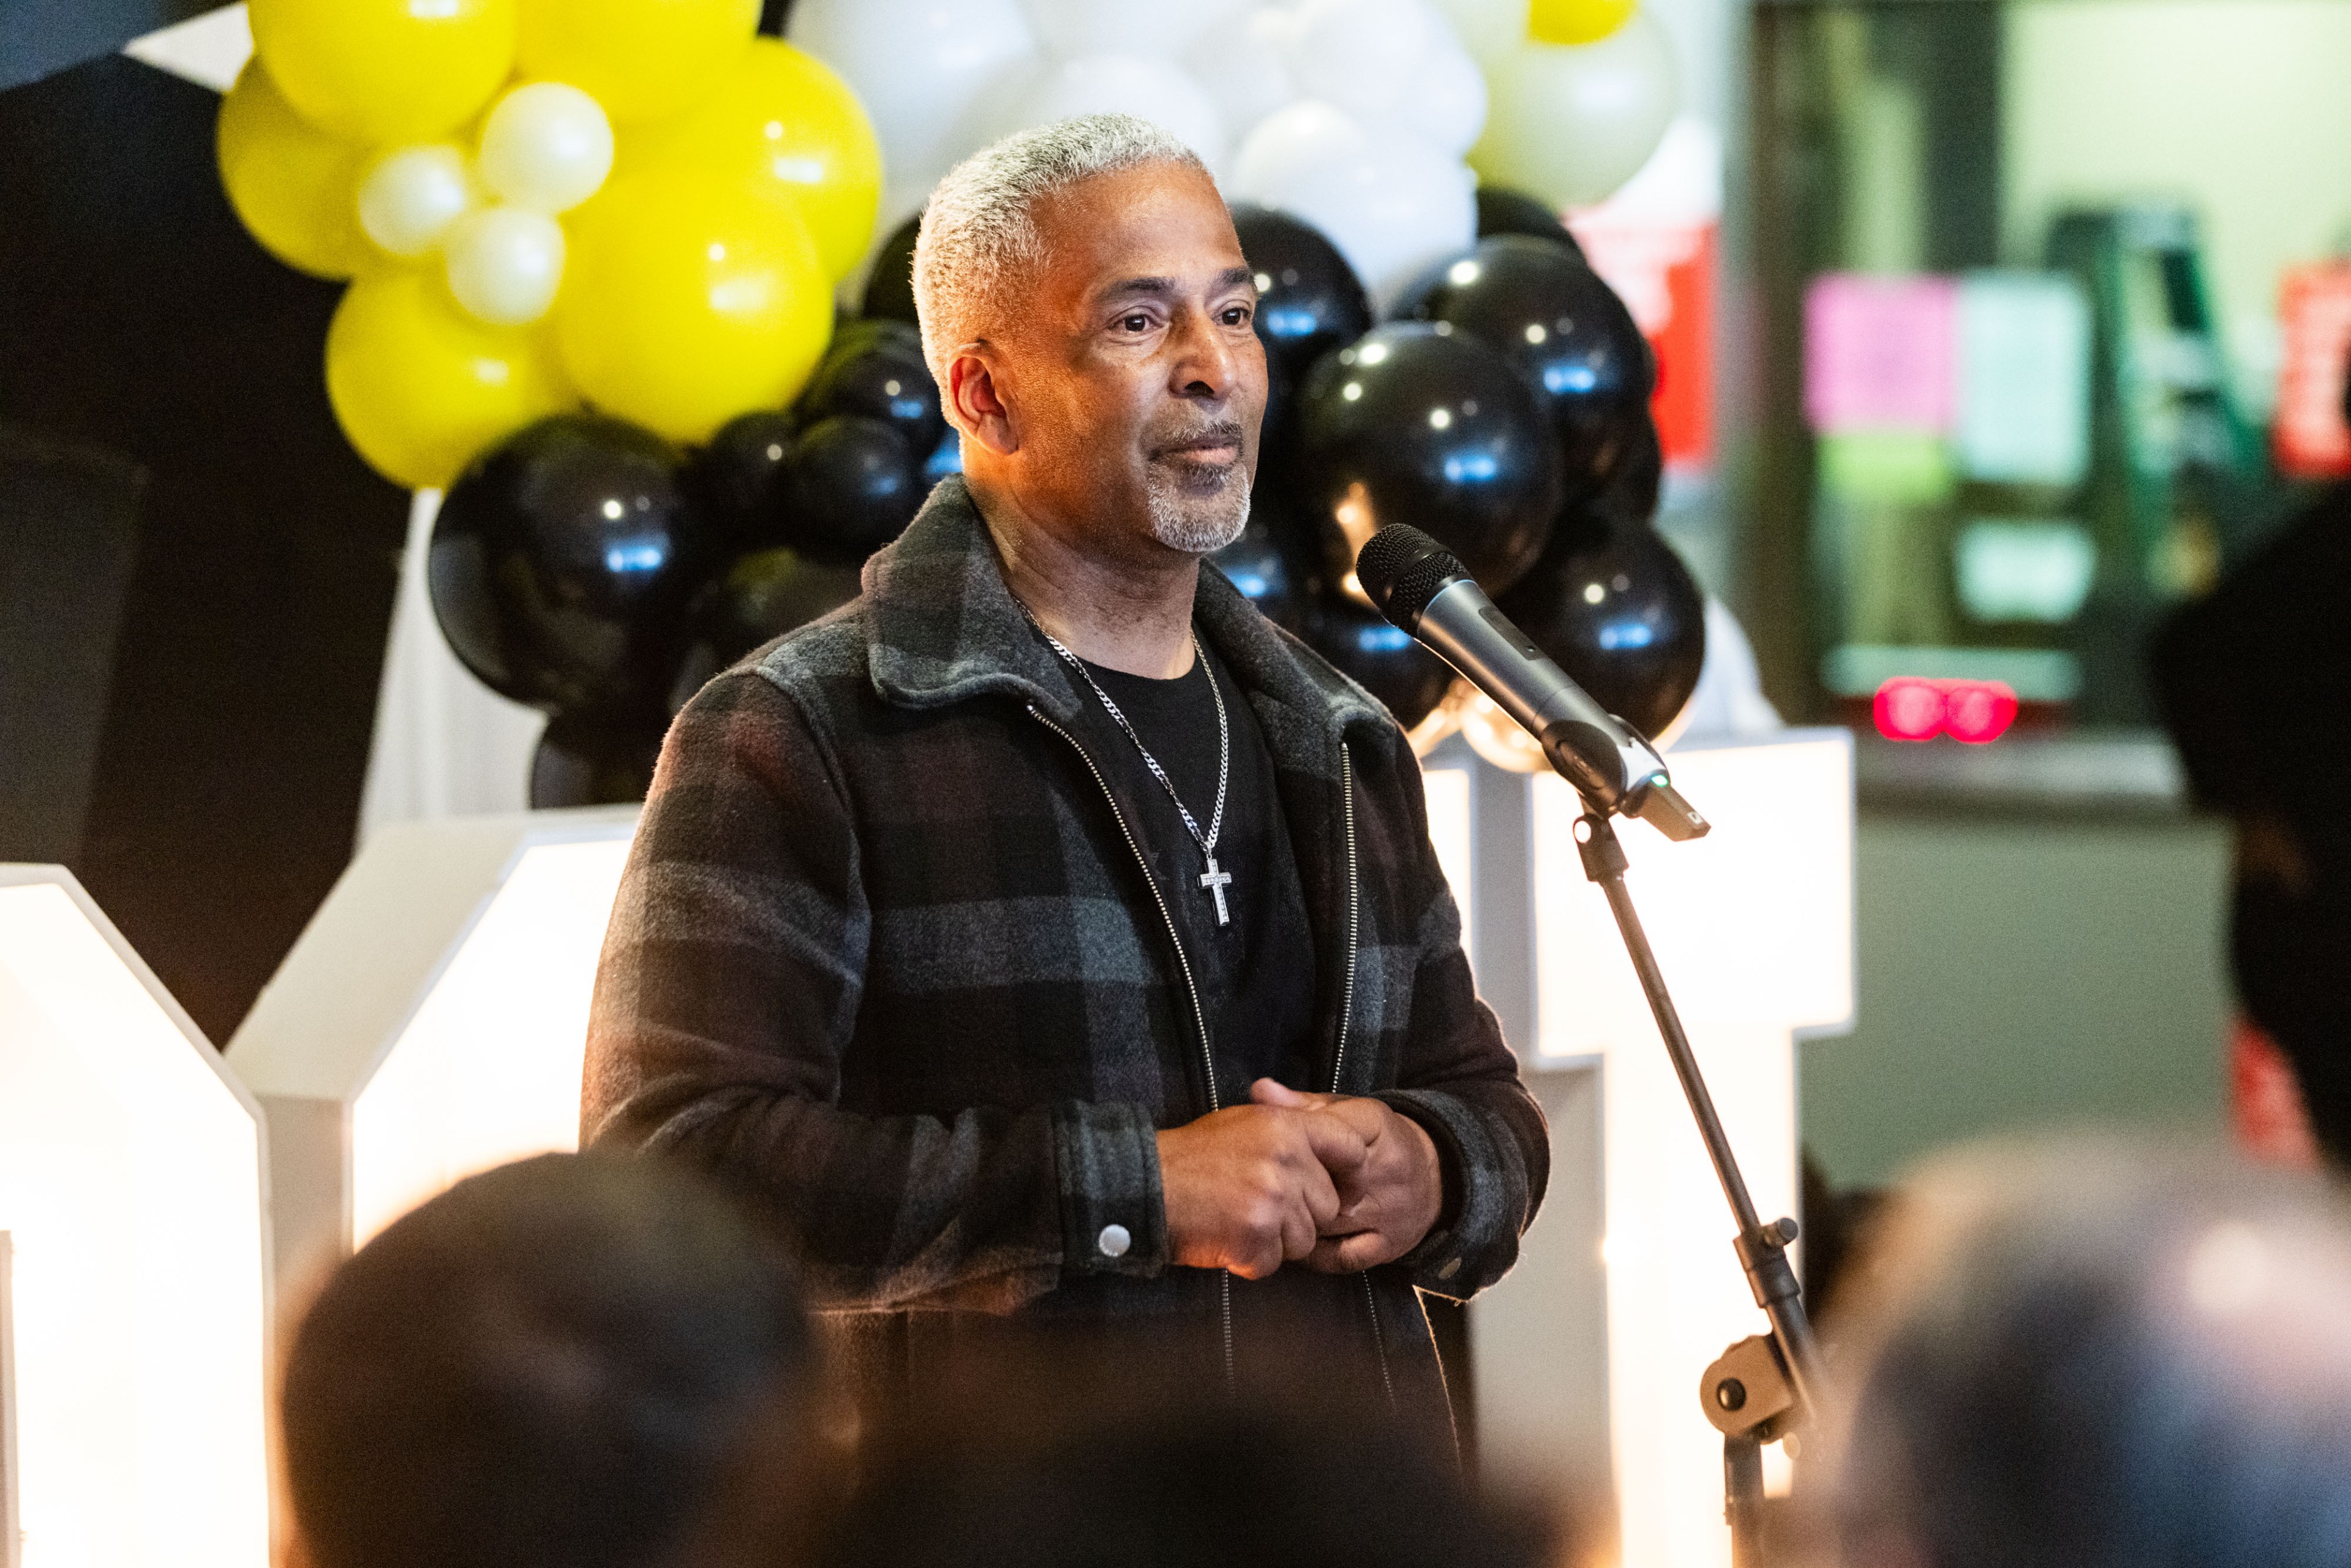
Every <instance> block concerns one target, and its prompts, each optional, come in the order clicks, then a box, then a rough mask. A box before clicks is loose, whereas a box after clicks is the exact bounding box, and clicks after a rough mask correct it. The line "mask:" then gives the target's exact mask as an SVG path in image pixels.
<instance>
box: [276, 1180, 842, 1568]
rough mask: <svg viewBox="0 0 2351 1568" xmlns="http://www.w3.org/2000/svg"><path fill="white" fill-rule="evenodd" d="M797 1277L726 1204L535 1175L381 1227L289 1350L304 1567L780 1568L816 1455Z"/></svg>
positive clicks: (288, 1412) (442, 1201)
mask: <svg viewBox="0 0 2351 1568" xmlns="http://www.w3.org/2000/svg"><path fill="white" fill-rule="evenodd" d="M810 1382H811V1364H810V1339H809V1328H808V1323H807V1320H806V1317H805V1315H804V1313H803V1311H802V1307H801V1301H800V1293H799V1285H798V1282H797V1280H796V1276H795V1274H794V1272H793V1270H792V1269H791V1267H790V1266H789V1263H788V1262H787V1261H786V1260H785V1259H784V1258H783V1257H781V1256H780V1254H779V1253H778V1250H777V1249H776V1248H775V1246H774V1244H773V1243H772V1242H771V1241H770V1240H769V1239H768V1238H767V1237H766V1236H764V1235H763V1234H762V1233H761V1232H760V1231H759V1230H758V1228H755V1226H754V1225H753V1224H751V1223H750V1222H749V1221H747V1219H746V1218H744V1217H743V1216H742V1215H741V1214H740V1213H739V1212H738V1211H737V1209H736V1207H734V1206H733V1204H732V1203H730V1202H729V1201H728V1200H727V1199H726V1198H724V1197H719V1196H717V1195H716V1194H715V1193H713V1192H711V1191H710V1190H708V1189H707V1188H705V1187H704V1186H701V1185H700V1184H699V1183H698V1182H697V1181H695V1179H694V1178H693V1177H691V1176H688V1175H686V1174H685V1173H684V1172H681V1171H677V1170H674V1169H671V1168H669V1167H667V1166H660V1165H656V1164H653V1163H651V1162H641V1161H624V1160H621V1159H616V1158H611V1157H603V1156H595V1155H544V1156H542V1157H540V1158H538V1159H531V1160H525V1161H522V1162H520V1163H518V1164H515V1165H510V1166H504V1167H502V1168H500V1169H497V1170H494V1171H489V1172H486V1173H485V1174H484V1175H481V1176H474V1177H472V1178H470V1179H468V1180H465V1181H463V1182H460V1183H458V1184H457V1186H455V1187H452V1188H451V1189H450V1190H449V1191H448V1192H446V1193H444V1194H443V1195H442V1196H440V1197H436V1198H434V1200H432V1201H431V1202H429V1203H427V1204H425V1205H423V1207H420V1208H418V1209H416V1210H414V1211H413V1212H412V1213H410V1214H409V1215H407V1216H406V1217H405V1218H402V1219H401V1220H399V1221H398V1222H397V1223H395V1224H393V1225H392V1227H390V1228H388V1229H386V1230H385V1231H384V1232H383V1233H382V1234H381V1235H380V1236H378V1237H376V1238H375V1239H373V1240H372V1241H370V1242H369V1243H368V1244H367V1245H366V1246H365V1247H363V1248H361V1249H360V1251H359V1253H358V1255H357V1256H355V1257H353V1258H352V1259H351V1260H350V1261H349V1262H347V1263H345V1264H344V1265H343V1266H342V1267H341V1268H340V1270H337V1272H336V1273H335V1275H334V1276H333V1278H331V1279H330V1280H329V1281H328V1283H327V1285H326V1288H325V1289H324V1291H322V1292H321V1293H320V1295H319V1299H318V1301H316V1303H315V1304H314V1305H313V1306H312V1307H311V1309H310V1311H309V1312H308V1315H307V1316H306V1317H305V1318H304V1319H303V1321H302V1325H301V1327H300V1329H299V1330H298V1332H297V1333H296V1335H295V1339H294V1343H293V1346H292V1350H291V1354H290V1355H289V1358H288V1360H287V1367H286V1375H285V1395H284V1403H283V1412H282V1414H283V1425H284V1455H285V1469H286V1475H287V1484H288V1488H289V1490H290V1493H291V1496H292V1500H293V1512H294V1518H295V1526H296V1534H297V1537H298V1552H299V1553H300V1555H301V1557H302V1558H303V1559H304V1560H306V1561H307V1563H308V1564H309V1568H415V1565H417V1564H420V1563H433V1564H437V1565H441V1568H475V1565H476V1564H478V1565H479V1568H538V1565H540V1564H544V1565H546V1568H671V1565H674V1564H687V1563H692V1564H696V1565H700V1564H709V1563H735V1562H738V1561H753V1560H757V1561H762V1562H768V1563H775V1562H778V1561H789V1558H790V1553H789V1543H790V1541H791V1538H792V1536H793V1534H794V1532H795V1531H796V1530H798V1529H799V1528H802V1526H801V1524H800V1523H799V1519H798V1515H799V1513H801V1512H804V1511H805V1503H806V1501H807V1498H806V1495H805V1494H806V1492H807V1490H808V1477H809V1470H810V1466H809V1463H808V1461H807V1456H808V1455H809V1453H810V1451H811V1445H810V1442H809V1440H808V1436H807V1434H808V1416H807V1412H808V1410H809V1408H810V1400H809V1397H808V1395H809V1389H810Z"/></svg>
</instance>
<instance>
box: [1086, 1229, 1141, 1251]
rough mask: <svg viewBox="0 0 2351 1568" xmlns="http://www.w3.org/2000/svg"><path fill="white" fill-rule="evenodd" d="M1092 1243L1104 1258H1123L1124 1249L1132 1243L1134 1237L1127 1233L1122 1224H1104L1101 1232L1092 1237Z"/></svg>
mask: <svg viewBox="0 0 2351 1568" xmlns="http://www.w3.org/2000/svg"><path fill="white" fill-rule="evenodd" d="M1094 1245H1095V1246H1096V1247H1097V1248H1099V1249H1101V1251H1102V1256H1103V1257H1105V1258H1123V1257H1125V1256H1126V1249H1128V1248H1130V1247H1132V1246H1134V1237H1132V1236H1130V1235H1128V1234H1127V1230H1126V1227H1125V1226H1123V1225H1105V1226H1103V1227H1102V1234H1101V1235H1100V1236H1097V1237H1096V1238H1094Z"/></svg>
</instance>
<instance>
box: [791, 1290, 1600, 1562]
mask: <svg viewBox="0 0 2351 1568" xmlns="http://www.w3.org/2000/svg"><path fill="white" fill-rule="evenodd" d="M1328 1358H1329V1351H1328V1349H1327V1347H1326V1348H1325V1349H1323V1350H1322V1351H1320V1352H1318V1351H1316V1350H1315V1349H1314V1348H1313V1347H1312V1346H1311V1344H1309V1343H1300V1344H1298V1345H1297V1346H1296V1347H1295V1348H1294V1350H1293V1354H1292V1355H1291V1358H1290V1372H1289V1374H1288V1375H1286V1376H1285V1377H1279V1378H1273V1379H1269V1380H1263V1381H1259V1382H1256V1383H1253V1384H1252V1385H1249V1386H1247V1387H1245V1388H1243V1389H1241V1390H1239V1391H1235V1392H1227V1391H1226V1390H1224V1388H1223V1387H1222V1385H1220V1384H1218V1383H1217V1382H1215V1381H1213V1380H1210V1381H1207V1382H1203V1381H1202V1380H1199V1379H1196V1378H1192V1377H1190V1376H1188V1375H1186V1373H1185V1372H1184V1371H1183V1370H1182V1369H1181V1368H1180V1366H1179V1365H1177V1364H1175V1363H1174V1362H1172V1361H1163V1363H1161V1364H1157V1365H1137V1364H1135V1363H1134V1358H1133V1357H1131V1356H1129V1355H1126V1354H1123V1349H1122V1343H1121V1342H1120V1341H1119V1340H1117V1339H1116V1338H1114V1337H1113V1336H1107V1335H1104V1336H1096V1337H1094V1338H1092V1339H1090V1340H1087V1341H1084V1342H1078V1343H1073V1342H1072V1341H1071V1340H1070V1339H1068V1338H1061V1339H1058V1340H1056V1341H1054V1342H1051V1343H1050V1344H1046V1343H1040V1344H1038V1345H1036V1346H1034V1347H1032V1348H1031V1349H1029V1350H1028V1351H1026V1352H1011V1353H1008V1352H1004V1351H1001V1350H1000V1349H999V1350H994V1351H991V1352H990V1353H989V1354H988V1355H987V1357H986V1358H985V1360H984V1361H975V1360H967V1361H965V1362H964V1363H963V1364H962V1365H961V1367H960V1368H959V1372H960V1375H959V1376H958V1377H957V1378H956V1380H955V1381H954V1382H953V1383H952V1385H945V1386H942V1387H939V1388H935V1391H934V1392H935V1396H937V1397H936V1400H935V1403H934V1405H933V1407H932V1409H931V1410H930V1411H929V1412H928V1413H927V1414H926V1416H925V1417H924V1418H922V1419H921V1420H920V1421H919V1422H914V1421H907V1422H901V1423H895V1424H893V1425H891V1426H889V1427H884V1428H882V1429H879V1430H878V1431H877V1432H876V1433H875V1434H874V1439H873V1441H872V1443H871V1445H870V1447H869V1448H868V1449H867V1452H866V1455H865V1458H864V1459H863V1461H862V1468H863V1471H864V1473H863V1479H862V1483H861V1485H860V1487H859V1489H858V1490H857V1492H856V1494H855V1495H854V1496H853V1497H852V1500H850V1502H849V1503H848V1504H847V1506H846V1507H845V1508H844V1509H843V1510H842V1511H841V1515H840V1517H839V1521H838V1523H837V1526H836V1528H835V1530H834V1531H833V1534H832V1537H831V1548H830V1550H829V1551H828V1552H826V1553H825V1554H824V1557H823V1559H822V1568H983V1565H985V1568H998V1565H999V1564H1009V1563H1018V1564H1022V1565H1024V1568H1259V1565H1262V1568H1437V1565H1440V1564H1441V1565H1447V1568H1450V1565H1451V1564H1455V1563H1474V1564H1477V1565H1478V1568H1538V1565H1539V1564H1543V1563H1554V1562H1559V1561H1562V1559H1561V1557H1560V1556H1559V1555H1558V1554H1557V1552H1555V1551H1554V1550H1553V1545H1554V1531H1553V1529H1552V1522H1551V1521H1549V1520H1548V1519H1547V1518H1546V1517H1545V1516H1544V1515H1543V1514H1542V1513H1541V1512H1540V1511H1537V1510H1535V1509H1532V1508H1529V1507H1525V1506H1522V1505H1520V1504H1519V1503H1517V1502H1515V1501H1510V1502H1506V1501H1501V1500H1492V1499H1488V1498H1484V1497H1481V1496H1479V1494H1478V1493H1476V1492H1475V1491H1473V1490H1471V1488H1470V1485H1469V1483H1468V1481H1467V1480H1466V1479H1465V1478H1464V1475H1463V1472H1462V1470H1461V1469H1460V1467H1459V1466H1458V1464H1457V1463H1456V1462H1455V1460H1454V1458H1453V1456H1452V1453H1451V1451H1450V1448H1449V1446H1444V1445H1436V1444H1431V1443H1430V1442H1428V1441H1427V1440H1426V1434H1416V1433H1415V1432H1414V1431H1413V1430H1412V1429H1411V1428H1409V1427H1405V1426H1403V1425H1400V1424H1399V1423H1397V1422H1395V1420H1394V1419H1393V1418H1392V1417H1391V1416H1389V1413H1388V1411H1387V1409H1386V1406H1384V1403H1378V1402H1364V1401H1362V1400H1360V1399H1359V1398H1358V1397H1357V1396H1354V1395H1352V1394H1349V1393H1346V1392H1343V1385H1341V1384H1340V1383H1339V1382H1338V1380H1336V1379H1333V1378H1332V1377H1331V1376H1330V1375H1329V1372H1328V1369H1327V1366H1324V1365H1322V1364H1321V1363H1324V1362H1327V1360H1328Z"/></svg>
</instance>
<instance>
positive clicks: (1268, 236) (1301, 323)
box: [1233, 203, 1372, 377]
mask: <svg viewBox="0 0 2351 1568" xmlns="http://www.w3.org/2000/svg"><path fill="white" fill-rule="evenodd" d="M1233 230H1234V232H1235V233H1236V234H1238V235H1239V236H1240V242H1241V256H1242V257H1243V259H1245V260H1246V261H1248V263H1249V270H1250V271H1251V272H1253V273H1255V274H1256V275H1257V278H1256V281H1257V291H1258V307H1257V335H1258V336H1259V338H1260V339H1262V340H1264V342H1265V357H1266V359H1267V361H1268V362H1269V363H1270V362H1273V361H1279V362H1280V365H1281V367H1282V369H1284V370H1285V371H1289V372H1290V375H1291V376H1293V377H1302V376H1304V375H1305V373H1306V371H1307V370H1308V369H1309V368H1310V367H1311V366H1312V364H1313V363H1314V361H1317V360H1319V359H1321V358H1322V356H1323V355H1324V354H1327V353H1329V352H1330V351H1331V350H1333V349H1336V348H1340V347H1343V345H1345V344H1348V343H1352V342H1353V341H1354V340H1356V339H1358V338H1360V337H1362V336H1363V335H1364V333H1365V332H1367V331H1369V330H1371V327H1372V306H1371V301H1370V300H1368V299H1366V298H1364V286H1363V284H1362V282H1361V281H1359V280H1358V279H1357V278H1356V277H1355V274H1354V272H1353V270H1352V269H1351V268H1350V267H1348V266H1347V260H1346V257H1344V256H1341V255H1340V254H1339V247H1338V246H1334V245H1332V243H1331V242H1330V241H1329V240H1327V239H1325V238H1324V237H1323V236H1322V234H1320V233H1319V232H1318V231H1317V230H1315V229H1314V227H1313V226H1312V225H1309V224H1305V223H1301V221H1299V220H1298V219H1296V218H1293V217H1291V216H1290V215H1289V214H1287V213H1277V212H1274V211H1272V210H1270V208H1266V207H1259V206H1254V205H1251V204H1248V203H1242V204H1239V205H1238V206H1236V207H1234V208H1233Z"/></svg>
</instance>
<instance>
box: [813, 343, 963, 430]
mask: <svg viewBox="0 0 2351 1568" xmlns="http://www.w3.org/2000/svg"><path fill="white" fill-rule="evenodd" d="M841 413H853V414H861V415H862V416H864V417H865V418H867V419H878V420H882V421H884V422H885V423H890V424H893V425H895V426H897V427H898V431H899V434H902V435H904V437H905V438H906V440H907V443H908V444H910V445H911V446H913V448H914V450H915V451H916V452H919V453H928V452H930V451H931V450H932V449H933V448H934V447H935V446H937V445H938V444H939V438H940V437H941V436H943V435H945V434H946V428H947V422H946V415H945V414H944V413H940V411H939V389H938V385H937V383H936V382H933V381H932V380H931V368H930V366H929V365H928V364H926V363H925V361H924V360H923V335H922V334H921V333H920V332H917V331H915V330H914V329H913V328H911V327H908V326H906V325H905V324H904V322H900V321H852V322H850V323H849V324H848V325H846V326H844V327H842V328H841V333H840V336H839V337H837V338H835V339H834V340H833V345H832V350H831V352H830V353H828V354H827V355H826V356H825V361H824V363H823V364H822V365H821V366H820V367H819V368H818V371H817V373H816V377H815V379H814V380H812V381H810V382H809V386H808V391H807V392H803V393H802V394H801V395H800V401H799V416H800V418H801V419H802V420H803V421H805V422H807V423H811V424H813V423H816V422H817V421H819V420H822V419H830V418H831V417H832V416H833V415H835V414H841Z"/></svg>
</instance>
